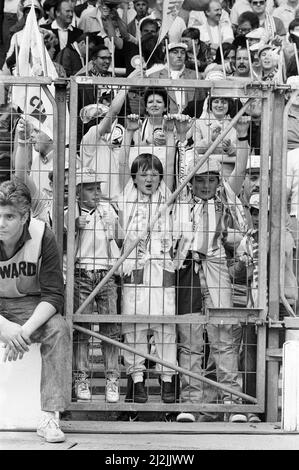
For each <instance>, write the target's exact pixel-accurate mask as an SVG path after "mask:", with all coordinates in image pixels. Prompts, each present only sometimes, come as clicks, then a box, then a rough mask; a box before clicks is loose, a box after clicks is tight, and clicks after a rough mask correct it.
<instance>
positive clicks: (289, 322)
mask: <svg viewBox="0 0 299 470" xmlns="http://www.w3.org/2000/svg"><path fill="white" fill-rule="evenodd" d="M283 320H284V326H285V328H290V329H294V330H299V317H284V318H283Z"/></svg>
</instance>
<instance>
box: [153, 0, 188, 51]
mask: <svg viewBox="0 0 299 470" xmlns="http://www.w3.org/2000/svg"><path fill="white" fill-rule="evenodd" d="M183 3H184V0H164V2H163V11H162V24H161V28H160V32H159V39H158V43H160V42H161V41H162V39H163V38H164V37H165V36H166V34H167V33H168V31H169V28H170V26H171V25H172V23H173V22H174V20H175V18H176V17H177V16H178V14H179V11H180V9H181V7H182V5H183Z"/></svg>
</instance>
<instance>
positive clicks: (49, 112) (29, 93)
mask: <svg viewBox="0 0 299 470" xmlns="http://www.w3.org/2000/svg"><path fill="white" fill-rule="evenodd" d="M19 46H20V48H19V52H18V57H16V60H17V61H18V62H17V66H16V68H15V72H14V75H17V74H18V76H21V77H45V76H47V77H50V78H52V79H55V78H58V74H57V71H56V68H55V66H54V64H53V62H52V60H51V58H50V56H49V54H48V51H47V49H46V47H45V44H44V40H43V35H42V33H41V32H40V30H39V27H38V24H37V19H36V15H35V10H34V7H33V4H32V5H31V8H30V12H29V14H28V16H27V19H26V24H25V27H24V32H23V36H22V41H21V44H19ZM48 89H49V90H50V92H51V94H52V95H53V97H54V96H55V87H54V85H48ZM12 103H13V105H14V106H15V107H19V108H20V109H21V110H22V111H23V113H24V117H25V119H27V120H29V121H30V122H31V123H32V124H33V125H35V127H38V128H39V129H40V130H41V131H43V132H45V133H46V134H47V135H48V136H49V137H50V138H51V139H52V138H53V106H52V103H51V101H50V100H49V98H48V97H47V95H46V94H45V92H44V90H43V89H42V88H41V87H40V86H36V87H35V86H31V85H30V86H29V85H24V86H23V85H20V86H19V85H16V86H14V87H13V90H12ZM67 118H68V110H67ZM67 124H68V119H67ZM66 132H67V134H68V126H67V127H66Z"/></svg>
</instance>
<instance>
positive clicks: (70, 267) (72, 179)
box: [65, 78, 78, 396]
mask: <svg viewBox="0 0 299 470" xmlns="http://www.w3.org/2000/svg"><path fill="white" fill-rule="evenodd" d="M70 85H71V86H70V131H69V139H70V143H69V152H70V153H69V186H68V217H67V263H66V296H65V312H66V320H67V322H68V325H69V326H70V329H71V338H73V311H74V260H75V210H76V155H77V112H78V85H77V83H76V82H75V80H74V79H73V78H71V81H70ZM68 360H69V361H70V363H69V364H68V365H72V353H71V357H70V358H68ZM69 380H70V385H69V390H70V392H69V393H70V396H71V391H72V375H71V374H70V376H69Z"/></svg>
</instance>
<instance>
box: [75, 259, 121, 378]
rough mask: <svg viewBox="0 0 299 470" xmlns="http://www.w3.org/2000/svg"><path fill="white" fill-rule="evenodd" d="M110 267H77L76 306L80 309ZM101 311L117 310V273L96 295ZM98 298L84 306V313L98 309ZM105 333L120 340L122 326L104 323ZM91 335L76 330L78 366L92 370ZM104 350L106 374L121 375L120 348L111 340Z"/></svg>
mask: <svg viewBox="0 0 299 470" xmlns="http://www.w3.org/2000/svg"><path fill="white" fill-rule="evenodd" d="M106 274H107V270H105V269H101V270H94V271H88V270H86V269H81V268H80V269H76V271H75V294H74V295H75V307H76V309H77V308H78V307H79V305H81V304H82V303H83V302H84V300H85V299H86V298H87V297H88V296H89V294H91V292H92V291H93V290H94V288H95V287H96V286H97V284H99V282H100V281H101V280H102V279H103V277H104V276H105V275H106ZM94 300H95V302H96V307H97V312H98V314H99V315H116V314H117V285H116V282H115V277H114V276H113V277H112V278H110V279H109V281H108V282H107V283H106V284H105V285H104V287H103V288H102V289H101V290H100V292H99V293H98V294H97V295H96V296H95V299H94ZM93 307H94V302H93V301H92V302H90V304H89V305H88V306H87V307H86V309H85V310H84V312H83V313H84V314H87V315H88V314H89V315H91V314H93V313H94V308H93ZM82 326H83V327H84V328H90V324H88V323H84V324H82ZM100 330H101V333H102V334H103V335H105V336H108V337H109V338H112V339H115V340H119V336H120V328H119V325H118V324H115V323H102V324H101V325H100ZM88 341H89V335H87V334H85V333H80V332H76V333H75V334H74V370H75V372H76V371H84V372H87V373H88V371H89V359H88V346H89V343H88ZM102 353H103V356H104V364H105V372H106V377H109V376H114V377H119V363H118V348H117V347H116V346H113V345H111V344H109V343H106V342H104V341H103V342H102Z"/></svg>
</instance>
